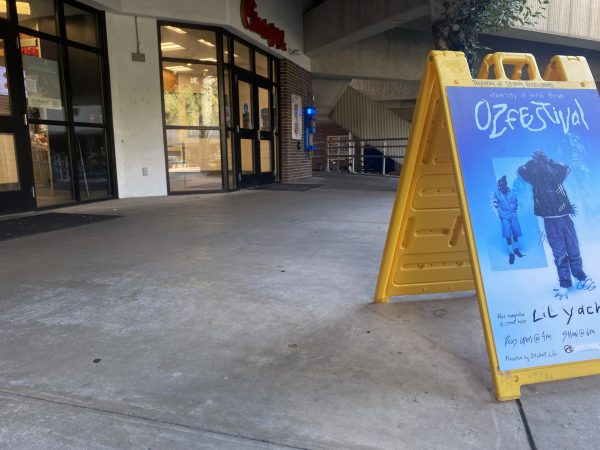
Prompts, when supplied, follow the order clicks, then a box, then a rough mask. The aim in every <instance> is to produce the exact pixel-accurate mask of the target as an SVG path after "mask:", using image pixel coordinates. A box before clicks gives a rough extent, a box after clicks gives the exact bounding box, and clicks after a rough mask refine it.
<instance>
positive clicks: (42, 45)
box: [20, 33, 65, 120]
mask: <svg viewBox="0 0 600 450" xmlns="http://www.w3.org/2000/svg"><path fill="white" fill-rule="evenodd" d="M20 41H21V54H22V58H23V73H24V75H25V91H26V97H27V114H28V116H29V117H31V118H33V119H43V120H65V112H64V109H63V95H62V83H61V81H60V69H59V61H58V55H59V50H58V44H55V43H54V42H50V41H48V40H46V39H40V38H37V37H34V36H29V35H27V34H23V33H21V35H20Z"/></svg>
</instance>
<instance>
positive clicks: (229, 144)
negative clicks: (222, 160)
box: [227, 130, 236, 189]
mask: <svg viewBox="0 0 600 450" xmlns="http://www.w3.org/2000/svg"><path fill="white" fill-rule="evenodd" d="M227 179H228V180H229V189H235V186H236V183H235V182H236V178H235V173H234V171H233V140H232V137H231V131H229V130H227Z"/></svg>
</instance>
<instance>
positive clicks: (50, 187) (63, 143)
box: [29, 125, 73, 206]
mask: <svg viewBox="0 0 600 450" xmlns="http://www.w3.org/2000/svg"><path fill="white" fill-rule="evenodd" d="M29 137H30V141H31V157H32V160H33V175H34V179H35V189H36V197H37V204H38V206H50V205H56V204H59V203H67V202H70V201H72V200H73V189H72V185H71V168H70V163H69V160H70V154H69V139H68V135H67V127H64V126H57V125H30V126H29Z"/></svg>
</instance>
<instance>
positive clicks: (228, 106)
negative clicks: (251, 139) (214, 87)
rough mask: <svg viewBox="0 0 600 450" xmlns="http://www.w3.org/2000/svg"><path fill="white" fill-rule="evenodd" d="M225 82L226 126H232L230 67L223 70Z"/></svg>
mask: <svg viewBox="0 0 600 450" xmlns="http://www.w3.org/2000/svg"><path fill="white" fill-rule="evenodd" d="M223 83H225V86H224V88H225V89H224V91H225V98H224V102H223V103H224V105H225V126H226V127H228V128H231V126H232V125H231V80H230V79H229V69H227V68H226V69H225V70H224V71H223Z"/></svg>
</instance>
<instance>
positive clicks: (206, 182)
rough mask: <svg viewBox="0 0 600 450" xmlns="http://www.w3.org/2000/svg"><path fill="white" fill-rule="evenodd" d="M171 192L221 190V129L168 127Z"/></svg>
mask: <svg viewBox="0 0 600 450" xmlns="http://www.w3.org/2000/svg"><path fill="white" fill-rule="evenodd" d="M167 158H168V163H169V188H170V191H171V192H184V191H198V190H220V189H222V188H223V184H222V176H221V137H220V132H219V130H189V129H187V130H173V129H168V130H167Z"/></svg>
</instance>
